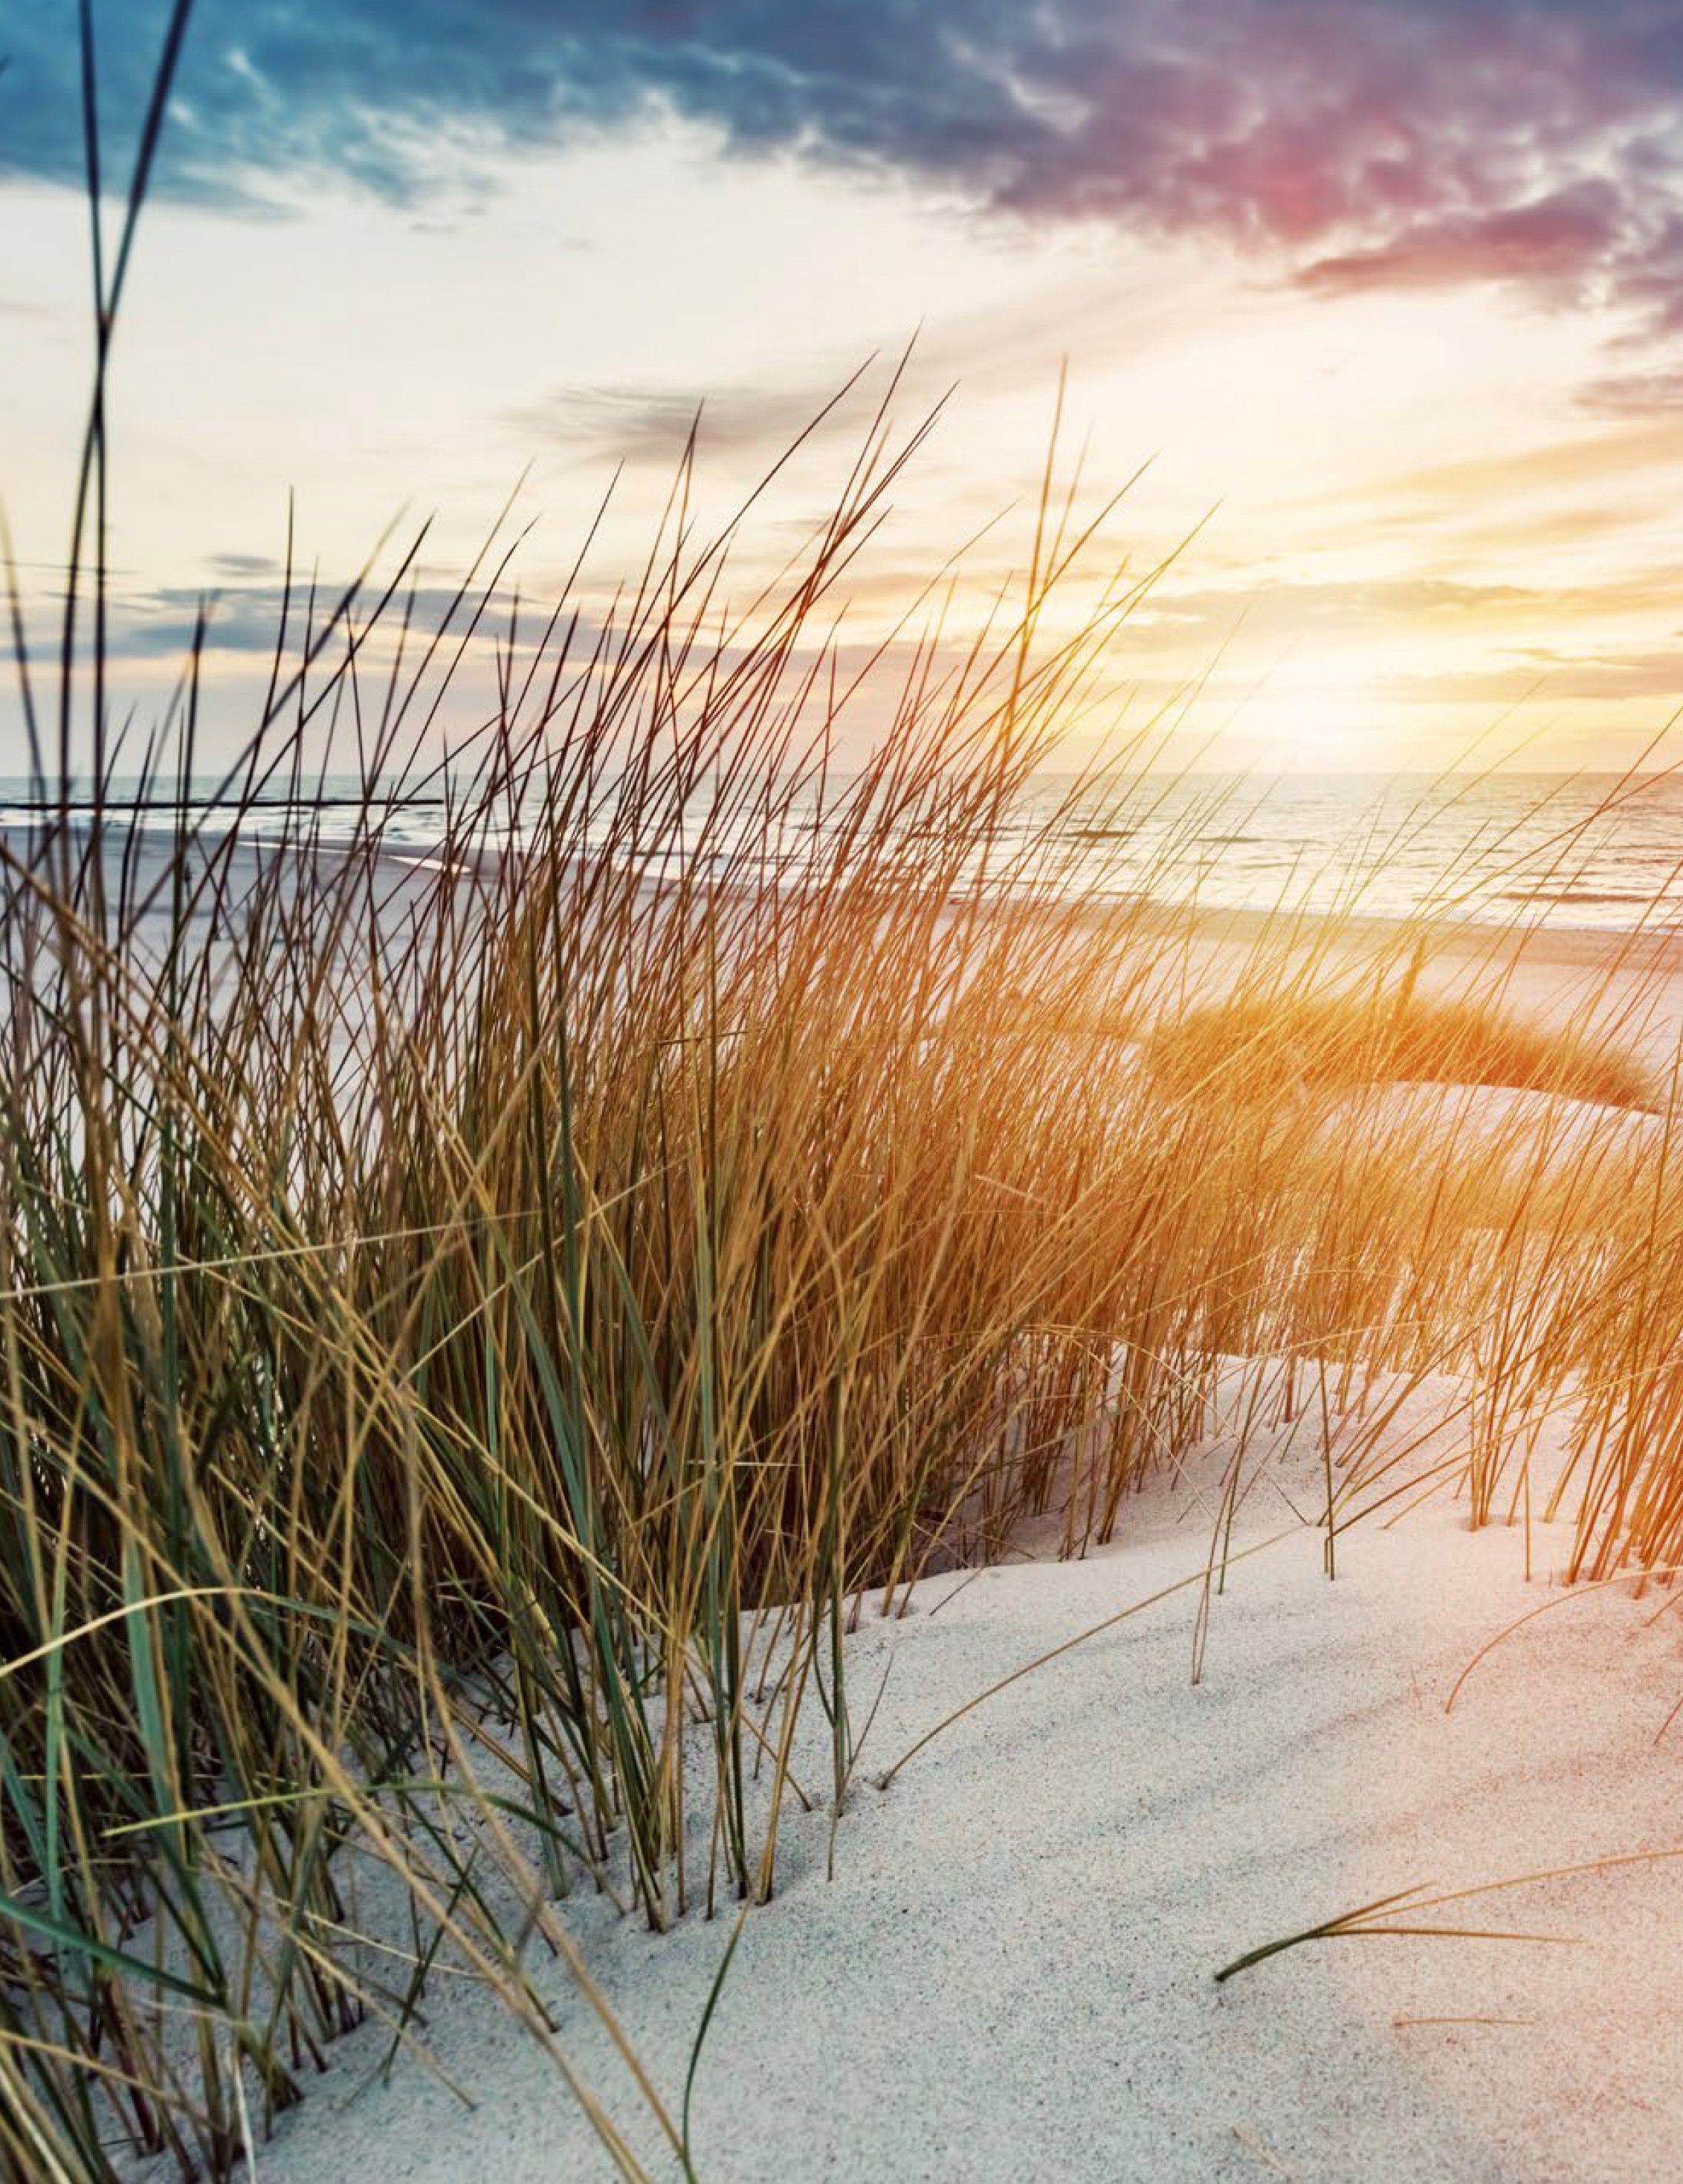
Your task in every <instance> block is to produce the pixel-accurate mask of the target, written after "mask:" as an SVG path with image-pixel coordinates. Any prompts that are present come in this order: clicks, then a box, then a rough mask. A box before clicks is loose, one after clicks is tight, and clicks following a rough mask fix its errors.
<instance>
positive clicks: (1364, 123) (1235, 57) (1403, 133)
mask: <svg viewBox="0 0 1683 2184" xmlns="http://www.w3.org/2000/svg"><path fill="white" fill-rule="evenodd" d="M163 13H164V8H163V4H162V0H105V4H104V6H103V8H102V9H101V10H100V12H99V19H98V20H99V29H100V34H101V39H102V47H101V51H102V64H103V78H104V83H103V110H104V112H105V113H106V114H107V115H108V116H109V119H110V120H111V123H112V126H113V130H114V134H115V135H117V136H120V135H121V134H122V132H123V131H124V130H125V129H126V130H127V131H130V132H131V131H132V129H133V126H134V125H135V120H136V118H137V114H138V113H139V111H140V108H141V104H142V98H143V92H144V85H145V81H146V73H147V69H148V64H149V61H150V58H151V56H152V54H153V51H154V50H155V45H156V41H157V37H158V34H159V28H160V25H161V22H162V18H163ZM19 14H20V22H19V24H18V25H17V26H16V27H15V28H14V31H13V32H12V33H11V34H10V37H9V40H8V42H9V45H10V48H11V52H12V58H13V65H12V67H11V68H10V69H9V70H8V71H7V72H6V74H5V75H4V76H0V173H3V172H7V171H9V172H12V173H14V174H15V173H26V174H33V175H50V176H53V177H55V178H58V179H61V180H73V179H74V178H75V176H76V175H77V174H78V173H79V171H80V158H81V155H80V149H79V144H78V131H77V122H76V104H75V38H74V34H73V24H72V20H71V14H70V10H69V9H68V8H46V7H42V8H31V9H28V10H20V11H19ZM176 105H177V111H176V114H175V116H174V117H173V120H172V128H171V136H170V142H169V145H168V148H167V151H166V156H165V160H164V167H163V169H162V171H161V176H160V182H161V186H162V187H165V188H168V189H171V190H173V191H175V192H177V193H178V194H187V195H193V196H200V197H204V196H209V197H215V196H218V195H220V196H222V197H224V198H235V199H242V200H244V201H247V202H249V201H250V200H251V199H252V198H254V197H256V196H259V195H260V194H261V193H262V192H263V190H264V189H265V187H270V186H272V183H273V180H274V178H275V177H276V176H277V175H282V174H285V173H287V172H288V171H290V172H293V173H304V174H306V175H319V174H322V173H329V172H331V173H337V174H338V175H342V176H345V177H348V178H350V179H351V180H353V181H356V182H358V183H359V184H360V185H362V186H363V187H366V188H369V189H371V190H373V191H376V192H380V193H382V194H384V195H387V196H389V197H391V198H394V199H397V200H400V201H403V202H404V203H416V202H418V201H421V200H425V199H426V198H428V197H429V196H430V195H436V194H437V192H438V190H439V189H440V188H441V187H448V188H450V189H454V190H458V191H460V189H461V188H462V187H464V186H465V184H466V182H467V181H468V180H469V179H470V178H471V177H473V176H475V175H478V176H480V177H481V178H483V177H484V176H485V175H488V174H490V173H491V172H493V170H494V168H495V164H496V162H497V159H499V157H501V156H504V155H506V154H507V153H510V152H518V151H520V150H521V148H527V147H530V146H533V145H537V144H549V143H554V142H562V141H566V139H567V138H568V137H569V136H577V134H578V133H579V132H580V131H588V130H593V129H599V128H603V127H613V126H616V125H620V124H622V123H625V122H626V121H627V120H633V119H634V118H636V117H638V116H639V115H644V114H649V113H651V112H656V111H662V110H664V111H672V112H677V113H678V114H682V115H684V116H686V117H688V118H689V119H691V120H696V121H699V122H701V123H703V124H705V125H710V126H711V127H712V128H714V129H716V131H718V132H719V134H720V136H721V137H722V141H723V142H724V144H725V145H726V147H727V148H728V149H729V150H731V151H733V152H735V153H747V154H751V153H760V152H780V153H792V154H794V155H798V156H800V157H802V158H805V159H816V160H820V161H824V162H828V163H829V164H833V165H839V166H843V167H848V168H853V169H857V170H867V171H870V172H873V173H885V174H889V175H895V176H899V177H902V178H905V179H906V180H909V181H912V182H914V183H916V184H918V185H921V186H923V187H928V188H932V189H934V190H936V191H939V192H944V193H945V194H947V195H949V196H950V197H955V198H957V199H958V200H960V201H961V202H962V203H968V204H970V205H972V206H974V207H976V208H978V209H984V210H991V211H993V212H995V213H996V214H1001V215H1005V216H1008V217H1013V218H1016V219H1018V220H1028V221H1040V220H1071V219H1074V220H1098V221H1101V222H1106V223H1110V224H1112V225H1115V226H1118V227H1122V228H1125V229H1128V230H1129V231H1135V232H1143V233H1147V234H1152V235H1156V236H1160V237H1198V236H1202V237H1217V238H1219V239H1220V240H1221V241H1222V242H1223V243H1225V244H1228V245H1230V246H1231V247H1233V248H1236V249H1240V250H1244V251H1250V252H1254V253H1262V254H1264V255H1269V256H1272V257H1273V258H1274V259H1278V260H1279V261H1281V262H1282V263H1283V265H1285V267H1286V268H1288V269H1290V270H1296V271H1297V272H1298V273H1299V274H1300V275H1301V277H1302V278H1303V279H1304V280H1305V281H1307V283H1308V285H1309V286H1310V287H1312V289H1314V290H1315V291H1317V292H1347V291H1349V290H1351V289H1355V288H1361V289H1368V288H1373V287H1381V286H1383V287H1397V286H1402V287H1421V286H1422V285H1425V284H1428V283H1429V284H1434V285H1441V284H1446V283H1452V282H1463V281H1491V280H1496V281H1516V282H1520V283H1524V285H1526V286H1527V287H1530V288H1531V289H1534V290H1535V291H1537V292H1540V293H1541V294H1542V295H1543V296H1545V297H1546V298H1549V299H1552V300H1555V301H1559V300H1563V299H1572V300H1578V299H1580V298H1588V297H1595V298H1605V299H1610V300H1613V301H1614V302H1617V303H1622V304H1628V305H1630V306H1631V307H1633V308H1634V309H1636V310H1637V311H1639V312H1641V313H1642V314H1644V315H1646V317H1647V320H1649V321H1650V322H1651V323H1652V325H1653V326H1656V327H1658V328H1659V329H1661V330H1669V329H1670V328H1672V327H1673V326H1683V212H1680V174H1683V145H1680V116H1683V15H1680V12H1679V10H1678V9H1677V8H1676V7H1675V5H1674V4H1670V0H1600V4H1596V5H1593V6H1592V5H1591V4H1589V0H1552V4H1551V0H1200V4H1199V5H1197V6H1196V7H1193V6H1190V5H1185V4H1177V0H1040V4H1039V5H1037V6H1032V7H1031V6H1028V5H1025V4H1023V0H952V4H950V5H945V6H935V5H932V4H929V0H803V4H801V5H800V6H794V5H791V4H789V0H339V4H337V5H336V6H335V7H333V8H323V7H320V6H318V5H315V4H311V0H200V4H199V8H198V14H197V17H196V20H195V24H194V27H193V31H192V35H191V38H190V42H189V50H188V52H187V57H186V59H185V61H184V63H183V66H182V70H181V82H180V86H179V97H178V99H177V102H176ZM265 178H268V181H265Z"/></svg>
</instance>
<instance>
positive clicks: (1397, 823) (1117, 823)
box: [0, 772, 1683, 933]
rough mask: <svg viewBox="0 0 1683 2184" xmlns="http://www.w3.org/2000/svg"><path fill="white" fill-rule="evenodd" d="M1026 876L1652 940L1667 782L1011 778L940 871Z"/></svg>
mask: <svg viewBox="0 0 1683 2184" xmlns="http://www.w3.org/2000/svg"><path fill="white" fill-rule="evenodd" d="M850 787H851V784H850V780H849V778H848V777H847V776H845V775H843V774H835V775H832V776H831V777H829V778H828V780H827V781H825V782H824V783H822V784H820V783H814V782H808V783H804V784H802V786H801V787H800V789H799V790H798V791H797V792H795V793H794V794H792V795H791V796H790V797H789V799H787V800H786V803H785V805H784V807H783V815H782V818H781V821H780V822H779V823H778V824H777V826H776V827H773V828H772V829H771V830H769V831H768V830H767V829H766V826H765V824H764V822H763V819H762V818H761V816H760V810H761V807H759V806H757V805H755V804H754V803H753V802H752V800H751V799H750V800H748V801H746V802H744V800H743V799H736V800H733V802H731V803H730V804H729V805H725V804H724V803H723V802H722V801H721V800H719V799H716V797H715V798H714V799H713V800H712V801H710V794H711V791H710V787H709V784H707V783H705V782H704V783H701V784H699V786H698V788H697V789H696V791H695V794H694V796H693V797H692V798H691V799H690V801H689V803H688V805H687V806H686V808H685V811H684V814H683V820H682V822H681V823H679V824H677V825H676V826H673V827H668V828H667V829H666V832H665V833H663V835H662V838H661V840H660V843H659V844H658V845H656V846H655V847H654V848H653V849H651V850H649V851H648V852H647V854H649V855H650V857H651V859H652V860H653V861H655V862H657V863H658V865H659V866H660V870H661V871H662V872H667V873H670V872H672V871H674V870H675V869H677V866H681V865H691V866H698V867H699V868H700V869H701V871H702V872H703V874H704V876H705V877H712V878H717V879H722V880H726V881H730V882H734V883H744V882H750V883H759V884H767V885H777V884H779V883H783V882H786V881H787V880H789V878H790V877H791V876H792V875H794V874H796V873H799V872H801V871H802V870H803V869H805V867H806V866H807V865H808V863H809V861H810V860H811V858H812V856H813V854H814V851H815V849H816V850H819V851H821V852H822V850H825V849H827V848H828V847H829V846H830V845H831V844H832V843H833V840H834V838H835V834H836V830H837V828H838V827H839V826H840V825H842V824H843V823H844V816H845V814H846V813H847V811H848V810H849V808H850V805H849V796H850ZM223 788H224V785H223V784H221V783H216V782H213V781H202V782H196V783H193V784H192V786H191V787H190V788H189V789H188V791H187V801H188V802H189V803H190V804H191V805H192V809H193V812H194V817H195V822H196V824H197V825H198V827H199V829H200V830H201V833H202V836H203V838H210V839H214V838H215V837H216V836H217V835H218V834H219V833H221V832H223V831H225V830H226V828H227V827H230V826H231V825H232V824H233V823H234V822H235V820H236V819H237V817H238V816H239V815H238V810H237V805H235V804H234V802H233V801H232V800H231V799H230V798H229V797H228V796H227V795H226V791H224V793H223V794H220V795H219V794H218V792H219V789H223ZM134 790H135V784H131V783H123V782H121V781H118V782H115V783H113V784H112V787H111V789H110V792H109V795H108V798H107V818H106V824H107V826H108V827H114V828H116V829H117V830H119V831H122V830H125V829H127V828H129V827H137V828H139V829H142V830H143V831H148V832H149V831H152V830H163V831H165V832H169V831H173V829H174V828H175V827H176V822H177V816H178V815H177V807H176V805H175V804H174V803H171V802H167V801H163V800H160V799H159V797H158V796H157V794H156V792H155V791H153V794H151V796H150V797H149V799H148V802H147V803H146V805H144V806H143V807H142V808H135V807H132V806H128V805H127V801H126V800H127V799H130V798H131V797H132V795H133V794H134ZM381 793H382V792H380V791H378V790H377V789H376V794H381ZM76 800H77V792H76V791H75V790H73V791H72V793H71V806H72V808H71V811H70V822H71V824H72V825H73V826H75V827H82V826H86V824H87V823H88V817H87V814H86V811H82V810H77V809H75V804H76ZM363 800H364V799H363V795H362V792H361V790H360V789H359V786H358V784H357V783H354V781H350V780H336V779H334V778H332V777H328V778H327V779H326V780H323V781H320V782H318V783H315V785H314V787H313V788H312V791H311V794H310V797H309V807H308V816H309V821H310V823H311V826H312V828H313V830H314V832H315V837H316V838H317V839H318V840H319V841H320V843H322V844H323V845H324V846H328V847H332V845H334V844H342V843H349V842H350V841H352V840H353V839H354V838H357V837H358V835H359V833H360V832H362V831H363V829H364V827H365V819H364V816H363V812H362V805H363ZM615 801H616V799H615V797H614V794H613V787H612V784H611V783H606V784H604V785H603V787H602V788H601V790H600V792H599V795H598V797H597V799H596V803H595V805H594V809H593V812H592V814H591V816H589V818H588V820H587V821H586V822H585V824H584V826H583V827H582V832H581V836H580V841H579V846H580V847H581V849H582V850H585V851H587V852H588V851H589V850H603V851H606V852H609V853H617V852H616V850H615V844H616V841H617V840H618V839H619V835H618V833H617V832H616V827H615V820H614V805H615ZM932 808H933V807H931V806H930V805H928V804H927V803H926V804H924V805H921V806H920V808H919V812H918V824H917V827H915V828H914V827H911V826H910V825H908V827H907V830H906V832H907V839H906V853H907V856H908V859H909V860H911V862H912V863H913V864H915V861H916V858H917V854H918V849H919V844H918V843H917V842H916V841H914V840H913V838H912V837H913V835H914V833H915V834H917V835H918V836H921V837H922V846H923V848H924V850H926V851H927V850H928V847H929V838H930V837H931V835H932V834H939V831H940V830H939V822H938V820H932V816H931V812H932ZM300 816H302V815H301V812H300V810H299V808H298V807H297V806H295V805H292V804H290V803H288V802H287V800H286V799H282V798H278V797H276V796H274V795H272V794H270V795H269V796H268V797H267V798H266V799H263V800H260V801H259V804H258V805H257V806H256V808H254V809H251V810H248V811H246V813H245V815H244V817H243V820H242V822H241V829H242V835H243V837H244V838H246V839H247V840H248V841H251V842H254V843H256V842H261V841H263V840H265V839H278V838H281V837H282V836H284V835H287V833H289V832H290V830H292V829H293V828H294V827H296V824H297V822H298V819H299V817H300ZM446 819H447V799H445V797H444V796H443V794H441V793H439V791H438V788H437V784H433V785H432V787H431V788H429V789H428V791H427V792H426V793H424V794H421V793H405V792H403V791H401V790H398V791H393V792H391V793H390V795H389V800H388V801H387V802H386V803H385V804H384V805H382V813H381V822H380V830H379V833H380V851H381V854H382V855H385V856H388V857H391V858H393V859H394V860H397V861H400V862H404V863H408V864H412V865H421V866H424V865H426V864H427V863H429V862H431V861H434V860H436V859H437V857H438V856H439V855H440V854H441V852H442V850H443V844H444V839H445V833H446ZM41 823H42V819H41V807H40V805H39V803H38V802H37V801H36V797H35V795H34V794H32V792H31V784H30V783H29V782H28V780H27V779H26V778H25V777H21V776H15V775H14V776H11V777H4V776H0V838H3V839H4V840H5V841H6V842H7V843H8V844H10V845H11V846H12V848H13V850H14V854H15V853H16V852H17V850H20V848H21V847H22V845H23V844H24V843H25V841H26V840H27V838H28V837H29V835H30V833H31V830H32V829H38V828H39V827H40V825H41ZM522 833H523V828H522V824H521V817H520V815H519V813H518V812H517V811H516V812H515V813H514V814H512V815H509V814H504V815H502V816H499V817H497V818H495V819H488V820H487V821H485V822H482V824H481V825H480V826H479V827H476V831H475V834H474V838H473V844H472V846H473V849H474V852H475V854H476V855H507V854H510V853H512V854H515V855H517V854H518V853H519V850H520V848H521V839H522ZM458 846H460V845H458ZM948 869H949V871H952V870H953V869H954V868H953V867H952V866H950V865H949V866H948ZM1026 883H1032V884H1034V886H1035V887H1037V888H1038V889H1047V888H1048V887H1050V889H1053V890H1055V891H1056V892H1058V893H1061V894H1067V896H1068V897H1070V898H1072V899H1078V900H1092V901H1094V902H1095V903H1102V902H1105V901H1115V900H1140V899H1142V898H1150V899H1154V900H1161V901H1162V902H1164V903H1166V904H1175V905H1192V906H1196V907H1200V908H1204V909H1209V910H1258V911H1277V910H1281V909H1286V910H1306V911H1332V910H1338V911H1346V912H1351V911H1353V912H1357V913H1359V914H1363V915H1369V916H1375V917H1412V916H1417V915H1420V914H1423V913H1436V914H1438V915H1449V916H1452V917H1456V918H1457V919H1462V920H1466V921H1468V922H1474V923H1489V924H1492V925H1507V924H1512V923H1513V922H1516V921H1518V922H1526V923H1541V924H1544V925H1546V926H1550V927H1557V928H1577V929H1583V930H1586V931H1592V932H1602V933H1619V932H1630V931H1636V930H1639V929H1641V930H1648V929H1661V930H1665V929H1669V928H1673V927H1675V926H1677V925H1679V924H1683V777H1680V776H1679V775H1678V774H1676V773H1674V772H1663V773H1647V774H1641V775H1625V776H1620V775H1614V774H1608V773H1577V774H1572V775H1564V774H1549V773H1540V772H1491V773H1488V774H1485V775H1483V776H1468V775H1448V776H1443V777H1433V778H1429V777H1424V776H1421V775H1402V774H1391V775H1383V776H1381V775H1372V774H1352V773H1338V774H1324V775H1309V774H1286V775H1280V776H1278V777H1273V778H1271V779H1268V780H1266V781H1265V780H1261V779H1259V778H1257V777H1233V776H1223V775H1211V774H1182V775H1176V776H1167V775H1156V774H1140V775H1135V776H1133V777H1129V778H1128V779H1127V780H1126V781H1122V782H1118V781H1117V780H1116V779H1114V778H1112V779H1110V780H1107V781H1106V782H1105V783H1102V784H1095V783H1090V782H1089V783H1083V782H1082V781H1081V780H1080V779H1078V777H1074V776H1071V775H1067V774H1059V773H1050V772H1048V773H1043V774H1039V775H1035V776H1033V777H1030V778H1029V779H1028V781H1027V782H1026V783H1023V785H1022V787H1021V788H1020V790H1019V791H1018V793H1017V794H1016V796H1015V797H1014V799H1013V800H1012V801H1011V804H1010V805H1009V806H1008V807H1007V808H1006V810H1005V811H1003V812H1002V813H1001V814H1000V817H999V820H998V822H997V824H996V825H995V827H993V829H992V830H991V833H990V838H989V842H988V844H987V846H986V848H985V850H977V851H975V852H974V853H972V854H967V855H966V857H965V858H964V860H963V861H962V864H961V872H960V884H961V886H962V887H963V888H964V889H977V890H979V891H984V892H985V891H986V889H989V887H1000V888H1011V887H1014V886H1017V885H1021V884H1026Z"/></svg>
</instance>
